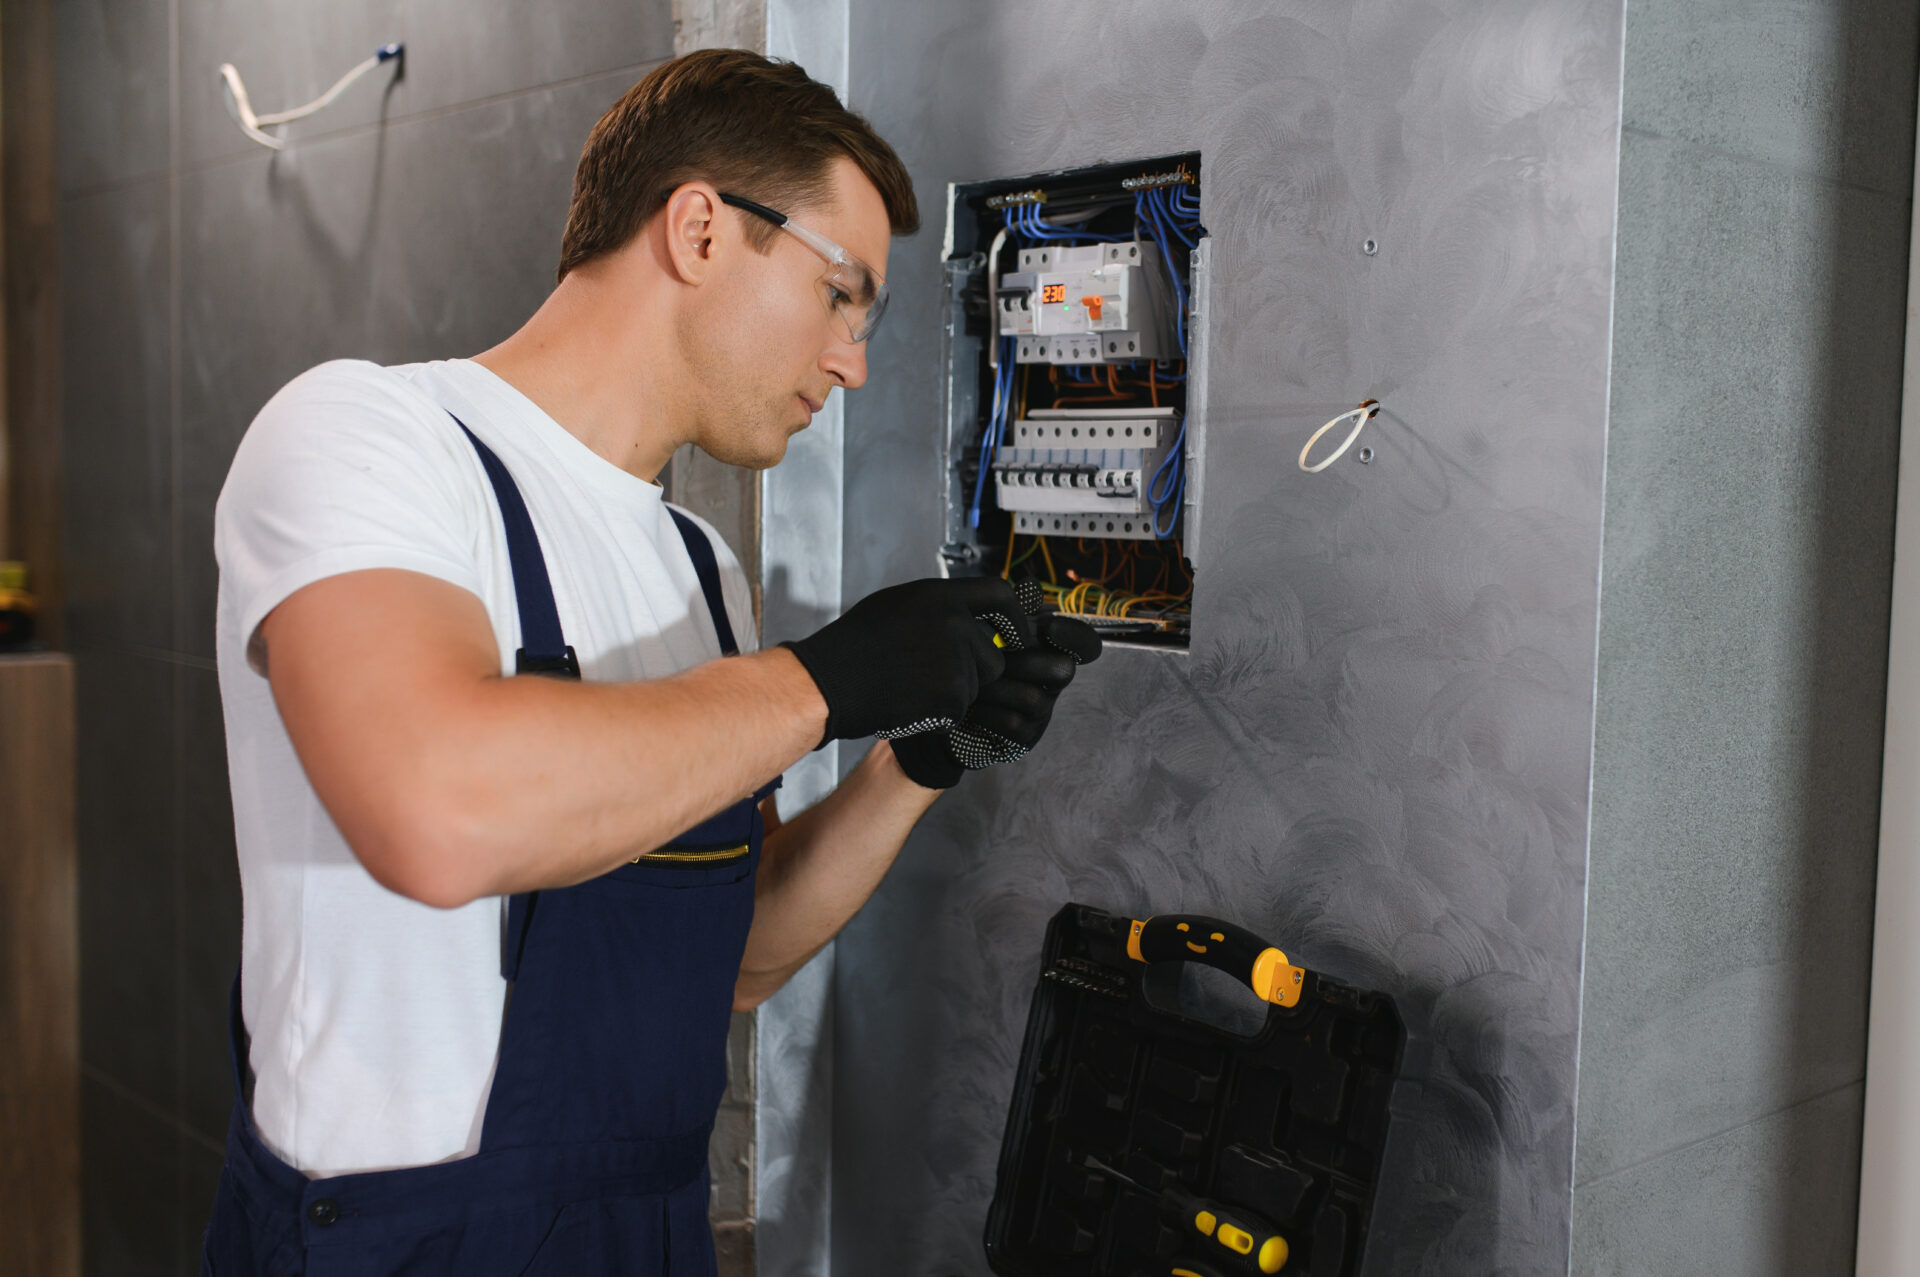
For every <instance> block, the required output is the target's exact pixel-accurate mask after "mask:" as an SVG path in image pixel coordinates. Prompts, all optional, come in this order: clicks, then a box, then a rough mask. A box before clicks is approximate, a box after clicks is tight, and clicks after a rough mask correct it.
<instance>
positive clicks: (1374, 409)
mask: <svg viewBox="0 0 1920 1277" xmlns="http://www.w3.org/2000/svg"><path fill="white" fill-rule="evenodd" d="M1379 411H1380V401H1379V400H1377V399H1369V400H1367V401H1366V402H1365V403H1363V404H1361V405H1360V406H1359V407H1358V408H1355V409H1352V410H1351V411H1349V412H1343V413H1341V414H1340V415H1339V416H1337V417H1335V418H1334V419H1333V420H1332V421H1329V422H1328V423H1327V424H1326V425H1324V426H1322V427H1320V428H1319V429H1318V430H1316V431H1314V432H1313V434H1312V435H1311V436H1310V437H1309V438H1308V439H1307V446H1306V447H1304V448H1302V449H1300V468H1301V469H1302V470H1305V471H1306V472H1307V473H1308V474H1319V473H1320V472H1321V471H1322V470H1325V469H1326V468H1327V467H1328V466H1330V465H1332V464H1333V463H1334V462H1336V461H1338V460H1339V459H1340V458H1341V457H1342V456H1344V455H1345V454H1346V451H1347V449H1348V448H1351V447H1352V446H1353V441H1354V440H1355V439H1358V438H1359V437H1360V432H1361V431H1362V430H1364V429H1365V428H1366V425H1367V423H1368V422H1369V421H1372V420H1373V419H1374V417H1375V415H1377V414H1378V413H1379ZM1349 417H1352V418H1353V419H1354V422H1353V429H1352V430H1351V431H1350V432H1348V434H1347V437H1346V439H1345V440H1343V441H1342V442H1341V444H1340V446H1339V447H1338V448H1335V449H1334V450H1333V452H1332V454H1331V455H1329V456H1327V457H1325V458H1324V459H1322V460H1320V461H1316V462H1314V463H1313V464H1312V465H1308V464H1307V454H1308V453H1310V452H1312V451H1313V445H1314V444H1316V443H1319V442H1320V436H1321V435H1324V434H1325V433H1327V431H1329V430H1331V429H1333V428H1334V427H1335V426H1337V425H1339V424H1340V423H1341V422H1343V421H1345V420H1346V419H1347V418H1349Z"/></svg>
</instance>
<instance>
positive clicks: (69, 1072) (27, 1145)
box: [0, 654, 80, 1277]
mask: <svg viewBox="0 0 1920 1277" xmlns="http://www.w3.org/2000/svg"><path fill="white" fill-rule="evenodd" d="M73 777H74V754H73V663H72V661H71V660H70V659H69V658H67V657H65V656H61V655H53V654H48V655H34V656H7V657H0V964H4V965H0V1254H4V1255H5V1261H4V1264H3V1265H0V1266H4V1267H5V1268H6V1270H7V1271H9V1272H20V1273H33V1274H36V1277H78V1274H79V1272H80V935H79V930H80V928H79V915H78V912H77V905H78V901H77V899H76V895H75V882H76V851H75V838H74V800H73V783H74V782H73Z"/></svg>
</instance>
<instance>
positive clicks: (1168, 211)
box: [1147, 187, 1194, 248]
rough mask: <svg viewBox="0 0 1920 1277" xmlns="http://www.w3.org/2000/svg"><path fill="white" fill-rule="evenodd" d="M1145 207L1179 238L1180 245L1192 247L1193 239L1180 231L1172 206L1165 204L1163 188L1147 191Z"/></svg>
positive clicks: (1165, 197)
mask: <svg viewBox="0 0 1920 1277" xmlns="http://www.w3.org/2000/svg"><path fill="white" fill-rule="evenodd" d="M1147 205H1148V207H1149V208H1150V209H1151V211H1152V212H1153V215H1154V217H1155V218H1156V219H1157V220H1158V221H1159V222H1160V224H1161V225H1162V226H1164V227H1166V228H1167V229H1168V230H1169V231H1171V232H1173V234H1175V235H1177V236H1179V238H1180V242H1181V243H1183V244H1185V245H1186V246H1187V247H1188V248H1192V247H1193V246H1194V241H1193V237H1192V236H1191V235H1189V234H1187V233H1186V232H1185V231H1183V230H1181V229H1180V223H1179V221H1178V219H1177V218H1175V216H1174V213H1173V206H1172V205H1171V204H1169V203H1167V192H1166V190H1165V189H1164V188H1161V187H1156V188H1154V189H1153V190H1151V191H1148V192H1147Z"/></svg>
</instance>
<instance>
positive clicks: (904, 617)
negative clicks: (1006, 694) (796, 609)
mask: <svg viewBox="0 0 1920 1277" xmlns="http://www.w3.org/2000/svg"><path fill="white" fill-rule="evenodd" d="M989 617H992V618H993V620H992V621H991V622H990V621H988V620H987V618H989ZM1009 627H1010V629H1009ZM996 628H999V629H1000V630H1001V632H1002V633H1006V634H1007V635H1008V637H1007V638H1006V639H1005V642H1006V643H1007V644H1008V646H1009V647H1011V648H1015V649H1017V648H1021V647H1030V646H1032V642H1033V637H1034V630H1033V621H1032V620H1031V618H1029V617H1028V616H1027V614H1026V611H1025V609H1024V608H1022V607H1021V605H1020V601H1019V599H1018V598H1017V597H1016V596H1015V595H1014V592H1013V587H1012V586H1010V585H1008V584H1007V583H1006V582H1005V581H1002V580H999V579H998V578H995V577H967V578H963V579H960V580H953V581H947V580H941V579H939V578H932V579H929V580H925V581H909V582H907V583H906V584H905V585H894V586H889V587H888V588H886V589H884V590H875V591H874V592H873V593H872V594H869V595H868V596H867V597H866V598H864V599H861V600H860V601H859V602H858V603H855V604H854V605H853V606H852V607H850V608H848V609H847V611H846V613H845V615H843V616H841V618H840V619H839V620H837V621H834V622H833V623H832V624H830V625H826V626H823V627H822V628H820V629H819V630H816V631H815V632H813V633H812V634H809V635H808V636H807V637H806V638H803V639H796V640H794V641H792V642H789V643H784V644H782V646H783V647H786V648H788V649H790V650H791V651H792V652H793V654H794V655H795V656H797V657H799V658H800V664H802V665H803V666H805V667H806V670H807V673H808V674H809V675H811V676H812V677H813V681H814V684H815V685H816V686H817V687H819V689H820V695H821V696H822V697H823V698H824V699H825V700H826V702H827V732H826V735H825V736H824V737H822V738H821V741H820V743H821V744H823V745H824V744H826V743H827V742H828V741H830V740H857V739H859V738H860V737H862V736H871V735H873V734H874V733H875V732H877V731H879V730H880V729H882V728H885V727H892V726H896V725H898V724H900V723H913V722H919V721H922V720H924V719H949V720H955V721H957V720H958V719H960V718H961V717H962V716H964V715H965V714H966V712H967V709H968V707H969V706H971V705H972V704H973V703H974V701H975V700H976V699H978V697H979V695H980V689H981V688H982V687H984V686H986V685H987V684H988V683H991V682H992V681H993V680H995V679H997V678H999V677H1000V675H1001V673H1002V672H1003V671H1004V669H1005V668H1006V652H1005V651H1003V650H1002V649H1001V648H1000V647H999V646H997V645H996V644H995V642H994V634H995V630H996Z"/></svg>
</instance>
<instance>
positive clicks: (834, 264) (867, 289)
mask: <svg viewBox="0 0 1920 1277" xmlns="http://www.w3.org/2000/svg"><path fill="white" fill-rule="evenodd" d="M720 202H721V203H723V204H731V205H732V206H733V207H735V208H737V209H739V210H740V211H741V212H743V213H752V214H753V215H754V216H755V217H763V218H765V219H766V220H767V221H769V222H772V223H773V224H774V225H775V226H778V227H779V228H780V229H781V230H783V231H785V232H786V233H787V234H789V235H791V236H793V237H794V238H795V239H797V240H799V241H800V242H801V243H802V244H805V245H806V246H807V247H808V248H810V249H812V250H813V251H814V252H816V253H818V254H819V255H820V256H821V257H822V258H823V259H825V261H826V263H827V273H826V275H825V277H824V279H825V282H826V284H827V288H828V293H827V305H828V308H829V309H830V310H832V312H833V314H834V315H835V317H837V318H838V319H839V321H840V323H841V324H842V325H843V326H845V328H846V330H847V336H848V337H849V338H850V339H852V340H853V341H854V342H855V343H856V344H858V343H860V342H863V341H865V340H866V339H867V338H869V337H871V336H873V330H874V329H876V328H878V327H879V326H880V317H881V316H882V315H884V314H886V313H887V281H886V279H885V278H884V277H882V276H881V274H880V272H879V271H877V270H875V269H874V268H873V267H871V266H869V265H867V264H866V263H865V262H863V261H861V260H860V259H859V258H858V257H855V256H854V255H853V254H852V253H849V252H848V251H847V250H846V249H844V248H842V247H840V246H839V245H838V244H836V243H834V242H833V241H832V240H830V239H828V238H827V237H826V236H825V235H822V234H821V233H820V232H819V231H816V230H810V229H808V228H807V227H805V226H802V225H800V224H799V223H798V222H796V221H794V220H793V219H792V218H790V217H788V216H787V215H786V214H785V213H777V212H775V211H774V210H773V209H770V208H768V207H767V206H766V205H765V204H756V203H754V202H753V201H752V200H750V199H743V198H742V197H740V196H738V195H728V194H725V193H724V192H723V193H722V194H721V196H720Z"/></svg>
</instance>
